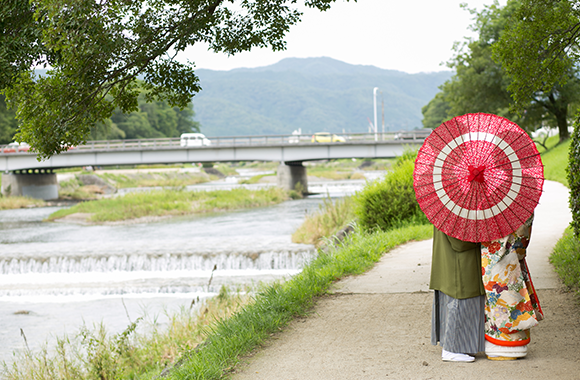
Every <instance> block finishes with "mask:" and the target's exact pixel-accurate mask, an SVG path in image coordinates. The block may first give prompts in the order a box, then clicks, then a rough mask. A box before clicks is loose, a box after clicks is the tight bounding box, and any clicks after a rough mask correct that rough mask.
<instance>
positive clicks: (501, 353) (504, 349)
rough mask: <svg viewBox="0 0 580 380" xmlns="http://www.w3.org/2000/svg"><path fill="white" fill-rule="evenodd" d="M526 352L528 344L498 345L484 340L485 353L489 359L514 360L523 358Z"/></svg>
mask: <svg viewBox="0 0 580 380" xmlns="http://www.w3.org/2000/svg"><path fill="white" fill-rule="evenodd" d="M527 353H528V345H525V346H499V345H497V344H493V343H491V342H489V341H487V340H486V341H485V354H486V355H487V358H488V359H489V360H516V359H517V358H523V357H525V356H526V355H527Z"/></svg>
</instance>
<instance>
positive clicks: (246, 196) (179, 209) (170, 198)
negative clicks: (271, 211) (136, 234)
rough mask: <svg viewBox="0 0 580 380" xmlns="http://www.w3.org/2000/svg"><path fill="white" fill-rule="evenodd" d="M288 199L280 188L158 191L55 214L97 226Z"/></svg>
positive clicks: (49, 218) (53, 215)
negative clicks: (83, 216) (85, 218)
mask: <svg viewBox="0 0 580 380" xmlns="http://www.w3.org/2000/svg"><path fill="white" fill-rule="evenodd" d="M286 199H288V196H287V194H286V193H285V192H284V191H283V190H282V189H279V188H276V187H272V188H268V189H260V190H247V189H233V190H229V191H228V190H216V191H207V192H206V191H197V192H196V191H181V190H156V191H146V192H135V193H129V194H127V195H125V196H123V197H116V198H107V199H100V200H96V201H88V202H83V203H79V204H77V205H75V206H73V207H70V208H67V209H61V210H58V211H56V212H54V213H52V214H51V215H50V216H49V217H48V220H55V219H58V218H62V217H64V216H67V215H70V214H74V213H89V214H92V217H91V218H90V220H91V221H93V222H110V221H120V220H128V219H137V218H142V217H147V216H169V215H187V214H194V213H205V212H218V211H226V210H235V209H242V208H250V207H262V206H268V205H272V204H276V203H280V202H282V201H284V200H286Z"/></svg>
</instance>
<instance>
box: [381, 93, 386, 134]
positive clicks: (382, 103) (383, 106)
mask: <svg viewBox="0 0 580 380" xmlns="http://www.w3.org/2000/svg"><path fill="white" fill-rule="evenodd" d="M381 108H382V110H381V111H382V114H383V138H382V140H384V139H385V99H384V98H383V92H382V91H381Z"/></svg>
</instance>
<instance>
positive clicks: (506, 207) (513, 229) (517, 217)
mask: <svg viewBox="0 0 580 380" xmlns="http://www.w3.org/2000/svg"><path fill="white" fill-rule="evenodd" d="M504 187H505V186H504ZM506 197H507V198H509V199H511V201H512V203H514V202H515V201H516V200H515V198H512V197H510V196H509V192H508V193H507V194H506V195H505V196H504V197H503V198H502V199H501V200H500V202H501V203H503V204H504V206H505V209H504V211H502V212H501V213H499V214H498V215H501V216H502V217H503V218H504V220H505V221H506V223H507V224H508V225H509V226H510V229H511V230H512V232H514V231H515V230H517V229H518V228H519V226H520V225H521V224H523V223H524V222H525V221H526V219H527V218H524V219H523V221H522V219H521V218H520V217H519V216H518V215H517V214H516V213H515V212H514V211H513V210H512V209H511V208H510V207H509V206H508V205H507V204H506V203H505V202H504V199H505V198H506ZM516 198H517V197H516ZM507 211H509V212H510V213H512V215H514V216H515V217H516V219H518V221H519V222H520V223H521V224H520V225H518V226H517V227H516V228H513V226H512V225H511V223H510V222H509V220H508V219H507V218H506V216H505V215H504V212H507ZM510 233H511V232H510Z"/></svg>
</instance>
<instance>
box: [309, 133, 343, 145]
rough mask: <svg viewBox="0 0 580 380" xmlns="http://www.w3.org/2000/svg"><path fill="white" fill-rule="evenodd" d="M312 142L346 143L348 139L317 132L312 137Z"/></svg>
mask: <svg viewBox="0 0 580 380" xmlns="http://www.w3.org/2000/svg"><path fill="white" fill-rule="evenodd" d="M312 142H317V143H331V142H346V139H345V138H344V137H342V136H338V135H335V134H330V133H328V132H317V133H315V134H313V135H312Z"/></svg>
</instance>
